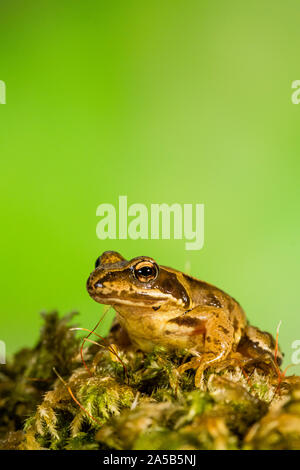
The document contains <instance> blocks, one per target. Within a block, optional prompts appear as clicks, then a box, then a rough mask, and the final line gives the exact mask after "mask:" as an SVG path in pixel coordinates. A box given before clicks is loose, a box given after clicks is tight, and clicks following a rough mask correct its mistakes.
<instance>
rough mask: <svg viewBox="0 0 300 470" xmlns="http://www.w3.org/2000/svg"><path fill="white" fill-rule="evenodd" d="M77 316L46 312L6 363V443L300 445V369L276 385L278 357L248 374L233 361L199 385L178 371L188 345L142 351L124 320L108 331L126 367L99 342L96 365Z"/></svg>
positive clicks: (1, 409) (0, 390) (1, 406)
mask: <svg viewBox="0 0 300 470" xmlns="http://www.w3.org/2000/svg"><path fill="white" fill-rule="evenodd" d="M71 319H72V315H69V316H67V317H64V318H62V319H60V318H59V317H58V315H57V313H50V314H48V315H44V325H43V328H42V330H41V335H40V340H39V342H38V344H37V345H36V347H35V348H33V349H25V350H22V351H20V352H19V353H18V354H16V355H15V357H14V358H13V360H12V361H11V362H10V363H9V364H8V365H7V366H5V367H4V366H3V369H2V371H1V375H0V439H2V440H1V441H0V448H2V449H22V450H23V449H26V450H29V449H67V450H73V449H88V450H90V449H95V450H97V449H148V450H150V449H172V450H173V449H300V378H299V377H295V376H291V377H287V378H286V379H285V380H284V382H283V383H282V384H281V387H280V390H279V391H277V392H276V389H277V380H276V374H275V372H274V370H273V368H272V366H271V365H270V364H266V363H261V364H260V363H256V364H255V365H253V364H252V365H249V366H248V368H247V370H246V372H247V374H248V376H250V381H249V380H246V378H245V375H244V373H243V372H242V371H241V369H240V368H239V367H236V366H233V365H229V362H228V361H226V364H225V365H224V366H223V367H219V369H218V370H214V369H211V370H208V371H207V372H206V375H205V390H199V389H195V387H194V372H189V373H185V374H183V375H182V376H179V375H178V373H177V368H178V366H179V365H180V364H181V363H182V362H183V361H184V360H187V357H186V352H185V351H178V352H176V353H168V352H167V351H165V350H164V349H162V348H157V349H155V350H154V351H153V352H151V353H149V354H145V353H142V352H141V351H135V350H134V349H132V347H131V346H130V345H128V344H127V345H126V342H125V343H124V341H123V340H122V332H121V329H120V326H119V325H118V324H114V325H113V327H112V329H111V332H110V334H109V337H108V341H109V343H110V344H112V345H113V349H114V351H115V352H117V354H118V356H119V358H120V359H121V361H122V363H123V365H125V368H126V371H125V372H126V373H124V367H123V365H122V364H121V362H120V361H119V360H118V359H117V358H116V356H115V354H113V353H112V351H110V350H108V349H107V348H99V347H98V346H96V345H95V344H92V345H90V346H89V347H87V348H86V349H85V352H84V353H85V360H86V363H87V366H88V368H89V371H88V370H87V369H86V368H85V367H84V366H83V364H82V362H81V359H80V354H79V347H80V346H79V345H80V340H79V339H78V338H76V336H75V332H74V331H71V330H70V325H69V322H70V321H71ZM55 371H57V372H58V374H59V375H60V378H58V376H57V374H56V373H55ZM244 372H245V371H244Z"/></svg>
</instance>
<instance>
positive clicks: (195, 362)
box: [87, 251, 282, 388]
mask: <svg viewBox="0 0 300 470" xmlns="http://www.w3.org/2000/svg"><path fill="white" fill-rule="evenodd" d="M87 291H88V293H89V295H90V296H91V297H92V299H94V300H95V301H96V302H98V303H100V304H105V305H110V306H112V307H113V309H114V310H115V312H116V317H117V321H118V322H119V324H120V325H121V327H122V328H123V330H124V331H125V332H126V334H127V335H128V338H129V340H130V343H131V344H132V345H133V347H134V348H136V349H139V350H141V351H143V352H145V353H147V352H150V351H152V350H153V349H154V348H155V347H157V346H161V347H163V348H165V349H166V350H168V351H172V350H173V351H174V350H186V351H187V352H188V353H189V355H190V356H191V357H192V359H191V360H189V361H188V362H185V363H183V364H182V365H181V366H179V368H178V373H180V374H182V373H184V372H185V371H186V370H189V369H195V386H196V387H199V388H201V387H203V377H204V372H205V371H206V370H207V369H208V368H210V367H217V366H218V365H219V364H220V363H222V362H223V361H226V360H228V357H230V355H231V354H235V353H236V354H238V355H239V356H243V357H248V359H249V360H253V359H255V358H256V359H257V358H258V357H265V356H267V357H269V358H270V360H271V361H273V362H274V361H276V363H277V364H280V363H281V361H282V354H281V351H280V349H278V348H276V344H275V340H274V338H273V337H272V336H271V335H270V334H269V333H267V332H264V331H261V330H260V329H259V328H257V327H254V326H252V325H250V324H249V322H248V320H247V317H246V314H245V312H244V310H243V308H242V307H241V305H240V304H239V303H238V302H237V301H236V300H235V299H234V298H233V297H232V296H230V295H229V294H227V293H226V292H224V291H223V290H222V289H220V288H218V287H216V286H214V285H212V284H210V283H208V282H205V281H202V280H199V279H197V278H195V277H193V276H190V275H188V274H185V273H183V272H181V271H179V270H176V269H173V268H170V267H166V266H162V265H159V264H158V263H157V262H156V261H155V260H154V259H153V258H151V257H148V256H138V257H135V258H133V259H131V260H126V259H125V258H124V257H123V256H122V255H121V254H120V253H118V252H116V251H105V252H104V253H103V254H102V255H101V256H99V257H98V258H97V260H96V263H95V269H94V270H93V271H92V273H91V274H90V276H89V278H88V280H87ZM239 348H240V351H241V352H239ZM275 351H276V352H275Z"/></svg>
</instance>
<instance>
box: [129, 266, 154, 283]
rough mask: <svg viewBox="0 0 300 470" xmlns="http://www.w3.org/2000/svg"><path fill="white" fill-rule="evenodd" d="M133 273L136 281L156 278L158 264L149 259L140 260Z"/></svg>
mask: <svg viewBox="0 0 300 470" xmlns="http://www.w3.org/2000/svg"><path fill="white" fill-rule="evenodd" d="M134 274H135V277H136V278H137V280H138V281H140V282H149V281H153V280H154V279H156V278H157V275H158V266H157V264H155V263H151V261H141V262H140V263H138V264H137V265H136V266H135V268H134Z"/></svg>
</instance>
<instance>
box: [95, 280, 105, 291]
mask: <svg viewBox="0 0 300 470" xmlns="http://www.w3.org/2000/svg"><path fill="white" fill-rule="evenodd" d="M101 287H103V284H102V282H100V281H97V282H95V284H94V288H95V289H99V288H101Z"/></svg>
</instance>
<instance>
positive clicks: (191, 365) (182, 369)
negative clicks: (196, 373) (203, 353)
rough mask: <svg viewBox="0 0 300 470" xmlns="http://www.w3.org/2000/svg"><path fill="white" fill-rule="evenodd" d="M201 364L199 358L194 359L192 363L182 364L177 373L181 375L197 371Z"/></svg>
mask: <svg viewBox="0 0 300 470" xmlns="http://www.w3.org/2000/svg"><path fill="white" fill-rule="evenodd" d="M199 362H200V361H199V359H198V358H194V359H192V360H191V361H189V362H186V363H185V364H181V366H179V367H178V369H177V372H178V373H179V374H183V373H184V372H185V371H186V370H189V369H197V367H199Z"/></svg>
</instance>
